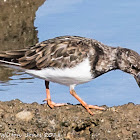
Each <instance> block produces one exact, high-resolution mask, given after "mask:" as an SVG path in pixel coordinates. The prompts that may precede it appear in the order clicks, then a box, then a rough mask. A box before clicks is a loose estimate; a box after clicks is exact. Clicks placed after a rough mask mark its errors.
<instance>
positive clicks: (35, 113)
mask: <svg viewBox="0 0 140 140" xmlns="http://www.w3.org/2000/svg"><path fill="white" fill-rule="evenodd" d="M105 108H106V111H97V110H92V111H93V112H94V113H95V115H94V116H91V115H89V114H88V113H87V111H86V110H85V109H84V108H83V107H82V106H81V105H68V106H63V107H57V108H55V109H50V108H49V107H48V105H47V104H38V103H35V102H34V103H32V104H27V103H22V102H21V101H20V100H18V99H16V100H12V101H7V102H0V139H1V140H2V139H4V140H9V139H10V140H15V139H21V140H22V139H23V140H25V139H26V140H28V139H30V140H32V139H33V140H34V139H36V140H38V139H41V140H47V139H48V140H53V139H55V140H57V139H58V140H60V139H62V140H63V139H65V140H77V139H79V140H90V139H93V140H113V139H114V140H138V139H140V105H134V104H133V103H129V104H125V105H122V106H116V107H115V106H114V107H111V108H109V107H106V106H105Z"/></svg>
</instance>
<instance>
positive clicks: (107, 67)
mask: <svg viewBox="0 0 140 140" xmlns="http://www.w3.org/2000/svg"><path fill="white" fill-rule="evenodd" d="M100 49H101V50H102V52H103V53H102V54H100V55H98V56H99V58H98V61H97V62H96V65H95V67H94V68H93V75H94V76H95V77H98V76H100V75H102V74H104V73H107V72H109V71H111V70H115V69H118V63H117V53H118V48H115V47H108V46H103V47H101V48H100Z"/></svg>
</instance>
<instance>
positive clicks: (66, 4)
mask: <svg viewBox="0 0 140 140" xmlns="http://www.w3.org/2000/svg"><path fill="white" fill-rule="evenodd" d="M40 5H41V4H40ZM139 7H140V1H139V0H135V1H132V0H125V1H121V0H117V1H111V0H106V1H104V0H94V1H85V0H76V1H75V0H53V1H46V2H45V3H44V4H43V5H42V6H40V7H39V9H38V10H37V11H36V12H35V14H36V18H35V21H34V26H35V27H36V30H37V31H38V36H37V34H35V33H34V35H32V37H33V38H34V37H36V36H37V37H38V38H39V42H41V41H43V40H46V39H49V38H53V37H56V36H61V35H78V36H84V37H89V38H94V39H96V40H99V41H101V42H103V43H104V44H107V45H111V46H121V47H126V48H130V49H133V50H135V51H137V52H138V53H140V18H139V17H140V15H139V13H140V8H139ZM17 20H18V19H17ZM25 23H26V21H25ZM28 27H29V26H28ZM24 28H25V27H24ZM27 37H28V36H27ZM25 40H27V39H25ZM33 42H36V41H33ZM29 44H31V41H30V43H29ZM9 49H10V44H9ZM1 69H2V68H1ZM10 70H11V69H10ZM4 71H6V68H4ZM11 73H12V74H11ZM11 73H10V74H11V75H10V74H9V75H8V78H7V80H2V81H1V83H0V100H2V101H9V100H11V99H15V98H18V99H20V100H21V101H23V102H27V103H32V102H38V103H42V100H43V99H45V97H46V95H45V87H44V81H43V80H41V79H38V78H34V77H32V76H30V75H28V74H25V73H23V72H19V71H17V70H14V71H12V70H11ZM6 75H7V74H6ZM1 76H2V74H1ZM1 76H0V77H1ZM50 88H51V93H52V100H53V101H54V102H58V103H59V102H69V103H73V104H76V103H78V101H77V100H76V99H74V98H73V97H72V96H71V95H70V94H69V88H68V87H65V86H62V85H59V84H56V83H51V85H50ZM76 91H77V93H78V95H79V96H80V97H81V98H83V99H84V100H85V101H86V102H87V103H89V104H97V105H104V104H106V105H108V106H113V105H122V104H125V103H128V102H134V103H136V104H140V89H139V88H138V86H137V84H136V82H135V80H134V78H133V77H132V76H131V75H129V74H126V73H124V72H121V71H119V70H118V71H111V72H109V73H107V74H104V75H102V76H100V77H98V78H96V79H94V80H93V81H91V82H89V83H86V84H83V85H79V86H77V87H76Z"/></svg>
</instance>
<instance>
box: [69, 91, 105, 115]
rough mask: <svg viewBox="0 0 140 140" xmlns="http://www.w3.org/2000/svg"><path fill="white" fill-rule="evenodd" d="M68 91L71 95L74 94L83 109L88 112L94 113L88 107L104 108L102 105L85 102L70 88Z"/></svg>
mask: <svg viewBox="0 0 140 140" xmlns="http://www.w3.org/2000/svg"><path fill="white" fill-rule="evenodd" d="M70 93H71V95H72V96H74V97H75V98H76V99H77V100H78V101H79V102H80V103H81V104H82V105H83V106H84V107H85V109H86V110H87V111H88V112H89V114H91V115H94V113H92V112H91V110H90V108H92V109H98V110H105V108H103V107H99V106H94V105H88V104H87V103H86V102H84V101H83V100H82V99H81V98H80V97H79V96H78V95H77V94H76V92H75V91H74V90H70Z"/></svg>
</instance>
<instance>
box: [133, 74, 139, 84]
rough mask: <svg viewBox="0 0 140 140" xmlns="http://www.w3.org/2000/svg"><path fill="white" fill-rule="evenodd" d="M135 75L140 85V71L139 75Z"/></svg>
mask: <svg viewBox="0 0 140 140" xmlns="http://www.w3.org/2000/svg"><path fill="white" fill-rule="evenodd" d="M134 77H135V79H136V81H137V84H138V85H139V87H140V73H138V75H137V76H134Z"/></svg>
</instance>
